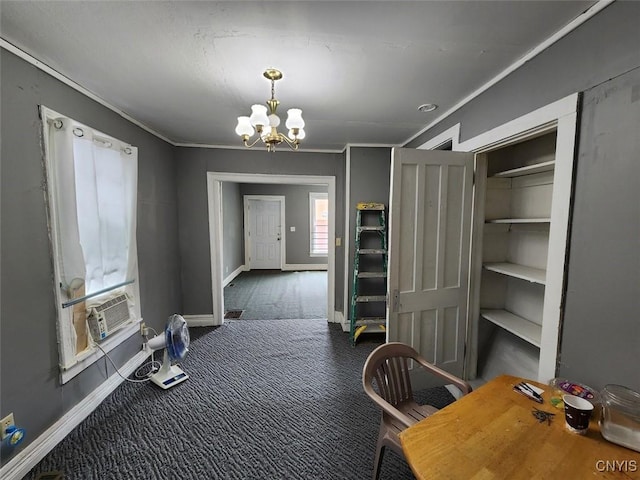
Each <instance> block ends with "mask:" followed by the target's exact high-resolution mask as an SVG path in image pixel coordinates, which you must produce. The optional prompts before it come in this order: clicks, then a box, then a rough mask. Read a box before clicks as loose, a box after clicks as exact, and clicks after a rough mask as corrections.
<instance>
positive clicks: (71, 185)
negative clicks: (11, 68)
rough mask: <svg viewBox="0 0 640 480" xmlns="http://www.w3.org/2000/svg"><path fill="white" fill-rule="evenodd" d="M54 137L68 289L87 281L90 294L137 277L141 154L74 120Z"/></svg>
mask: <svg viewBox="0 0 640 480" xmlns="http://www.w3.org/2000/svg"><path fill="white" fill-rule="evenodd" d="M50 138H51V144H52V147H53V148H52V152H51V153H52V154H53V155H54V159H55V172H54V173H55V177H56V183H57V185H56V187H57V188H56V190H57V214H58V215H57V216H58V226H59V228H58V232H59V243H60V246H61V249H60V250H61V251H60V256H61V258H59V259H58V260H59V265H60V266H61V273H62V275H61V276H62V280H63V283H65V285H63V286H64V287H66V286H67V285H69V284H70V283H71V281H72V280H73V279H75V278H80V279H83V280H84V282H85V290H86V294H87V295H88V294H91V293H94V292H97V291H99V290H102V289H106V288H109V287H112V286H113V285H117V284H118V283H122V282H124V281H126V280H129V279H131V278H133V276H134V275H135V272H136V269H137V265H136V263H137V262H136V255H135V241H136V198H137V172H138V168H137V149H136V148H135V147H131V146H129V145H125V144H122V143H121V142H119V141H117V140H115V139H112V138H110V137H107V136H105V135H102V134H100V133H99V132H95V131H93V130H92V129H90V128H88V127H86V126H84V125H80V124H78V123H76V122H74V121H73V120H71V119H68V118H59V119H56V120H54V121H52V122H51V124H50Z"/></svg>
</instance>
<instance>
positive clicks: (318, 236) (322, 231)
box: [309, 192, 329, 257]
mask: <svg viewBox="0 0 640 480" xmlns="http://www.w3.org/2000/svg"><path fill="white" fill-rule="evenodd" d="M309 210H310V222H309V223H310V227H311V228H310V232H309V233H310V237H309V238H310V255H311V256H312V257H326V256H327V255H328V254H329V196H328V194H326V193H317V192H311V193H309Z"/></svg>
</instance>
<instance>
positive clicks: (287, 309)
mask: <svg viewBox="0 0 640 480" xmlns="http://www.w3.org/2000/svg"><path fill="white" fill-rule="evenodd" d="M224 308H225V311H228V310H244V312H243V313H242V316H241V317H240V318H241V319H242V320H272V319H283V318H286V319H296V318H324V319H326V318H327V272H325V271H310V272H309V271H305V272H281V271H280V270H251V271H249V272H242V273H241V274H240V275H238V276H237V277H236V278H235V279H234V280H233V281H232V282H231V283H230V284H229V285H227V286H226V287H225V288H224Z"/></svg>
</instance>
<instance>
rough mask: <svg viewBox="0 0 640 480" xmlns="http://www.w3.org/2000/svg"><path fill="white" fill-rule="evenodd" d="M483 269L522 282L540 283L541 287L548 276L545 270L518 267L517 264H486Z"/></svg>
mask: <svg viewBox="0 0 640 480" xmlns="http://www.w3.org/2000/svg"><path fill="white" fill-rule="evenodd" d="M483 267H484V268H485V270H490V271H492V272H496V273H501V274H503V275H508V276H510V277H514V278H519V279H521V280H527V281H529V282H534V283H539V284H541V285H544V284H545V280H546V276H547V272H546V271H545V270H542V269H540V268H533V267H526V266H524V265H517V264H515V263H507V262H503V263H485V264H484V265H483Z"/></svg>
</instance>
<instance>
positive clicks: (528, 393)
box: [513, 385, 542, 403]
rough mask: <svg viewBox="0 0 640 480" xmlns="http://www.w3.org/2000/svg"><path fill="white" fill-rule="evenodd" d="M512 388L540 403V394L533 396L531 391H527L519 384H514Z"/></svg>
mask: <svg viewBox="0 0 640 480" xmlns="http://www.w3.org/2000/svg"><path fill="white" fill-rule="evenodd" d="M513 390H515V391H516V392H518V393H520V394H522V395H524V396H525V397H527V398H530V399H531V400H533V401H534V402H538V403H542V397H540V395H537V396H534V394H533V393H531V392H529V391H528V390H526V389H523V388H522V387H521V386H520V385H514V386H513Z"/></svg>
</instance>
